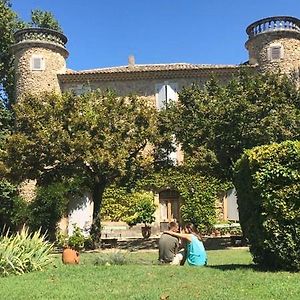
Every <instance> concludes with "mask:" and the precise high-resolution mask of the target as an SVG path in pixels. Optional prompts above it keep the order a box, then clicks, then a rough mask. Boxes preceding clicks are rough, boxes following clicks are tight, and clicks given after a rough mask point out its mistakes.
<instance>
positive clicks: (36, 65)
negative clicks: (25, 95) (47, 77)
mask: <svg viewBox="0 0 300 300" xmlns="http://www.w3.org/2000/svg"><path fill="white" fill-rule="evenodd" d="M30 66H31V70H32V71H43V70H45V60H44V58H43V57H42V56H41V55H33V56H32V57H31V61H30Z"/></svg>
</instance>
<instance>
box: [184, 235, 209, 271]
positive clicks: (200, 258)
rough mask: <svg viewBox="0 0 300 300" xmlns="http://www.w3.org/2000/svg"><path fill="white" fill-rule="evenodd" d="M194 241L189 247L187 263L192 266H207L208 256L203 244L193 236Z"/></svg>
mask: <svg viewBox="0 0 300 300" xmlns="http://www.w3.org/2000/svg"><path fill="white" fill-rule="evenodd" d="M191 238H192V241H191V242H189V243H188V245H187V253H188V254H187V262H188V264H189V265H191V266H205V265H206V264H207V255H206V252H205V249H204V246H203V243H202V242H201V241H199V240H198V238H197V237H196V236H195V235H192V237H191Z"/></svg>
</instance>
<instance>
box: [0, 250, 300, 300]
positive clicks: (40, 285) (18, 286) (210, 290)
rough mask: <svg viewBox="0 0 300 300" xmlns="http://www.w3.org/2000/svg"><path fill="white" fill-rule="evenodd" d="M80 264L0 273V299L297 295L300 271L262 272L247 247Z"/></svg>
mask: <svg viewBox="0 0 300 300" xmlns="http://www.w3.org/2000/svg"><path fill="white" fill-rule="evenodd" d="M103 255H105V254H101V253H93V254H88V253H86V254H82V255H81V260H82V261H81V264H80V265H77V266H64V265H62V264H61V263H60V261H59V257H55V266H56V267H51V268H50V269H48V270H47V271H44V272H35V273H29V274H25V275H22V276H10V277H6V278H0V282H1V284H0V299H9V300H10V299H101V300H102V299H169V300H172V299H184V300H186V299H255V300H257V299H268V300H269V299H276V300H277V299H288V300H291V299H299V298H300V284H299V282H300V273H298V274H297V273H296V274H293V273H288V272H277V273H274V272H261V271H257V270H256V269H255V268H253V266H252V265H251V256H250V254H249V252H248V251H247V250H244V249H239V250H236V249H234V250H218V251H208V258H209V266H208V267H199V268H198V267H189V266H183V267H174V266H167V265H158V264H157V262H156V256H157V253H154V252H152V253H129V254H126V256H127V261H128V262H130V264H127V265H120V266H115V265H114V266H113V265H110V266H105V265H104V266H103V265H102V266H101V265H97V266H96V265H95V264H94V262H95V260H96V259H97V257H99V256H103Z"/></svg>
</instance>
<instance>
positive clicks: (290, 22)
mask: <svg viewBox="0 0 300 300" xmlns="http://www.w3.org/2000/svg"><path fill="white" fill-rule="evenodd" d="M246 31H247V34H248V41H247V42H246V45H245V46H246V49H247V50H248V52H249V61H248V62H246V63H245V64H243V67H244V68H247V69H248V70H250V71H251V72H258V71H259V72H260V71H281V72H283V73H294V72H296V73H297V74H298V75H299V62H300V20H298V19H296V18H292V17H282V16H279V17H271V18H266V19H262V20H259V21H257V22H254V23H253V24H251V25H249V26H248V28H247V30H246ZM15 37H16V44H15V45H14V46H13V47H12V50H13V51H14V54H15V58H16V59H15V68H16V97H17V99H18V100H20V99H21V98H22V95H24V94H25V93H36V92H44V91H55V92H59V93H60V92H66V91H74V92H75V93H77V94H81V93H84V92H87V91H90V90H95V89H102V90H105V89H107V88H110V89H114V90H115V91H116V92H117V93H118V94H119V95H121V96H124V95H127V94H129V93H134V94H136V95H138V96H140V97H144V98H145V101H151V102H152V103H153V105H155V106H156V107H158V108H159V101H160V97H161V94H160V92H161V91H162V92H164V91H163V90H162V89H161V88H162V87H164V88H166V91H165V94H164V97H166V98H167V91H170V95H171V96H172V97H173V99H171V100H176V97H177V93H178V92H179V91H180V90H181V89H182V88H183V87H186V86H189V85H191V84H192V83H196V84H200V85H203V84H204V83H205V82H206V81H207V80H208V79H209V78H211V77H212V76H214V77H215V78H217V79H219V80H220V81H221V82H226V81H227V80H229V79H230V78H232V76H233V75H234V74H236V73H237V72H239V70H240V65H204V64H197V65H196V64H187V63H174V64H148V65H139V64H135V62H134V58H133V57H130V60H129V64H128V65H127V66H120V67H111V68H101V69H92V70H85V71H73V70H68V69H67V68H66V58H67V56H68V51H67V50H66V46H65V44H66V42H67V38H66V37H65V36H64V35H63V34H61V33H58V32H56V31H53V30H49V29H39V28H34V29H24V30H21V31H18V32H16V34H15ZM166 100H167V99H166ZM182 159H183V154H182V152H181V151H177V160H178V161H182ZM166 191H167V190H166ZM27 192H28V191H27ZM163 194H164V193H163V192H162V193H160V194H156V195H155V203H156V204H157V205H158V210H157V212H156V219H157V221H158V222H157V224H156V230H157V231H159V226H160V225H161V224H160V225H159V221H161V220H162V214H164V215H165V216H166V215H167V214H169V210H172V205H173V203H171V202H170V199H171V198H168V197H167V198H162V199H161V198H160V196H161V195H163ZM231 196H232V195H231ZM165 197H166V194H165ZM86 198H87V200H86V201H85V203H88V205H86V207H90V206H91V205H90V202H89V201H90V200H89V197H86ZM172 199H173V198H172ZM177 200H178V203H177V204H176V205H177V206H178V205H179V203H180V199H179V198H178V199H177ZM172 201H173V200H172ZM230 201H231V202H232V198H231V199H230ZM163 203H164V204H163ZM162 205H165V206H164V207H163V206H162ZM228 205H229V202H228V201H227V200H226V199H224V200H223V201H222V203H218V208H217V210H218V211H219V214H220V215H222V218H223V219H227V218H228V216H227V211H229V210H230V208H229V207H228ZM178 207H179V206H178ZM164 209H165V211H164ZM235 209H236V208H235ZM73 210H74V209H73ZM84 214H89V212H88V211H87V210H85V212H84ZM171 215H172V214H171ZM172 216H173V215H172ZM178 217H179V219H180V215H179V216H178ZM69 218H70V219H72V222H74V221H76V218H80V214H79V213H78V211H77V210H76V216H75V214H73V215H69ZM168 219H169V217H168ZM78 223H82V220H78ZM65 224H67V223H66V222H65ZM64 226H66V225H64ZM64 226H63V227H64ZM108 227H109V226H108Z"/></svg>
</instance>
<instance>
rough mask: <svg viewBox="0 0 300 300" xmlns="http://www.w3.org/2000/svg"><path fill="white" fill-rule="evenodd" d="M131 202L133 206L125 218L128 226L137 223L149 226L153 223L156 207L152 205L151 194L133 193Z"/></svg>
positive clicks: (152, 198)
mask: <svg viewBox="0 0 300 300" xmlns="http://www.w3.org/2000/svg"><path fill="white" fill-rule="evenodd" d="M131 200H132V203H133V204H132V205H131V207H130V209H129V212H130V215H129V216H128V217H127V218H125V222H126V223H127V224H128V225H129V226H133V225H136V224H138V223H144V224H145V225H147V224H149V225H150V224H151V223H153V222H154V221H155V217H154V213H155V210H156V205H155V204H154V197H153V193H151V192H145V191H141V192H134V193H132V194H131Z"/></svg>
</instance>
